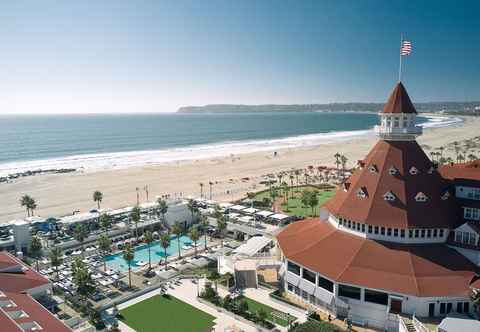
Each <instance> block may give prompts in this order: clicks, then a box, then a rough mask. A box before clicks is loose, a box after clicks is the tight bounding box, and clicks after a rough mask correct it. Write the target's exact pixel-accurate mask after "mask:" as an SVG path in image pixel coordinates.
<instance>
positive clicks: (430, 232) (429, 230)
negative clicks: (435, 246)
mask: <svg viewBox="0 0 480 332" xmlns="http://www.w3.org/2000/svg"><path fill="white" fill-rule="evenodd" d="M427 237H432V230H431V229H427Z"/></svg>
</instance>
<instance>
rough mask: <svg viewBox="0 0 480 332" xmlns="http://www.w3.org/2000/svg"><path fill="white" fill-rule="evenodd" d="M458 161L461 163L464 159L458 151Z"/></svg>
mask: <svg viewBox="0 0 480 332" xmlns="http://www.w3.org/2000/svg"><path fill="white" fill-rule="evenodd" d="M457 159H458V162H459V163H463V162H464V161H465V156H464V155H463V154H462V153H460V154H459V155H458V157H457Z"/></svg>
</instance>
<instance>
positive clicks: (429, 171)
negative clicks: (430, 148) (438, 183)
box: [428, 166, 435, 174]
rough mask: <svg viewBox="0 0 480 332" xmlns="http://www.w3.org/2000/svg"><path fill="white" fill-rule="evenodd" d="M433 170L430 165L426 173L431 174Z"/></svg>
mask: <svg viewBox="0 0 480 332" xmlns="http://www.w3.org/2000/svg"><path fill="white" fill-rule="evenodd" d="M433 171H435V168H433V166H431V167H430V168H429V169H428V174H433Z"/></svg>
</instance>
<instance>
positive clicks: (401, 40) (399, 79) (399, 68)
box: [398, 34, 403, 82]
mask: <svg viewBox="0 0 480 332" xmlns="http://www.w3.org/2000/svg"><path fill="white" fill-rule="evenodd" d="M402 42H403V34H400V48H399V49H398V53H399V54H400V65H399V66H398V81H399V82H401V81H402Z"/></svg>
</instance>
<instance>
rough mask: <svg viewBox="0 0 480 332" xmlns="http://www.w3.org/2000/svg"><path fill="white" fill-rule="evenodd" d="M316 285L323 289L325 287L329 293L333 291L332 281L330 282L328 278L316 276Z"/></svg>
mask: <svg viewBox="0 0 480 332" xmlns="http://www.w3.org/2000/svg"><path fill="white" fill-rule="evenodd" d="M317 285H318V287H321V288H323V289H326V290H327V291H329V292H330V293H333V282H331V281H330V280H328V279H325V278H323V277H320V276H318V282H317Z"/></svg>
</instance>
